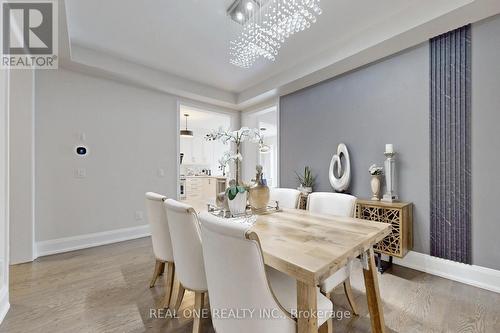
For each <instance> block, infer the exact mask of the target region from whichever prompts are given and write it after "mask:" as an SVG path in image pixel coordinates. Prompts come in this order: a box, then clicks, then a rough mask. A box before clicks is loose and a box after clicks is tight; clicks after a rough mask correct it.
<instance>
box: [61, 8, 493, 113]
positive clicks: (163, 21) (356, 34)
mask: <svg viewBox="0 0 500 333" xmlns="http://www.w3.org/2000/svg"><path fill="white" fill-rule="evenodd" d="M477 1H480V2H485V3H489V2H491V1H490V0H476V2H477ZM472 2H473V0H419V1H415V0H377V1H372V0H323V1H322V2H321V5H322V8H323V14H322V15H321V16H320V17H319V19H318V22H317V23H316V24H314V25H313V26H312V27H311V28H310V29H308V30H306V31H303V32H300V33H298V34H296V35H294V36H293V37H292V38H290V39H289V40H288V41H287V42H286V43H285V44H284V45H283V47H282V48H281V50H280V54H279V56H278V58H277V60H276V62H269V61H264V60H260V61H258V62H257V63H256V64H255V65H254V66H253V67H252V68H250V69H241V68H238V67H235V66H233V65H231V64H229V56H228V43H229V40H230V39H231V38H233V37H234V36H235V35H236V34H237V33H238V32H239V31H240V30H241V26H239V25H238V24H235V23H233V22H230V21H229V19H228V18H227V17H226V8H227V7H228V6H229V4H230V3H231V0H210V1H208V0H144V1H131V0H126V1H125V0H107V1H102V0H66V13H67V24H68V35H69V40H70V44H71V47H72V49H74V50H76V49H79V48H81V49H85V50H92V52H97V53H100V54H105V55H106V56H109V57H114V58H117V59H121V60H123V61H128V62H130V63H132V64H136V65H141V66H143V67H144V68H148V69H149V70H153V71H155V72H159V73H164V74H166V75H173V76H174V77H177V78H182V79H186V80H189V82H193V83H198V84H201V85H202V87H203V89H205V87H210V89H212V88H213V89H217V90H220V91H224V92H227V93H230V94H232V95H233V96H234V100H232V101H230V100H229V99H231V98H229V99H228V100H227V101H226V102H228V103H229V104H234V105H238V104H239V103H243V102H245V101H246V100H251V99H252V98H254V97H255V96H258V95H262V94H266V93H268V92H269V91H270V90H273V89H278V88H279V87H280V86H282V85H287V84H288V85H290V84H291V83H293V82H294V81H295V80H298V79H301V78H303V77H306V76H307V75H309V74H311V73H314V72H316V71H318V70H321V69H322V68H325V67H328V66H331V65H332V64H335V63H336V62H340V61H342V60H343V59H345V58H348V57H350V56H352V55H353V54H356V53H359V52H361V51H363V50H364V49H369V48H371V47H373V46H375V45H377V44H379V43H382V42H384V41H386V40H388V39H390V38H393V37H395V36H398V35H399V34H402V33H405V32H407V31H408V30H411V29H414V28H416V27H419V26H423V25H425V24H427V23H428V22H431V21H433V20H436V18H439V17H442V16H444V15H445V14H447V13H450V12H452V11H454V10H456V9H457V8H461V7H463V6H466V5H468V4H470V3H472ZM492 14H494V13H492ZM483 16H484V15H483ZM463 23H464V24H465V23H468V22H463ZM423 40H425V39H423ZM72 53H73V52H72ZM313 83H314V82H313ZM200 89H201V88H200ZM278 93H279V92H278ZM274 94H276V93H274ZM228 96H231V95H228Z"/></svg>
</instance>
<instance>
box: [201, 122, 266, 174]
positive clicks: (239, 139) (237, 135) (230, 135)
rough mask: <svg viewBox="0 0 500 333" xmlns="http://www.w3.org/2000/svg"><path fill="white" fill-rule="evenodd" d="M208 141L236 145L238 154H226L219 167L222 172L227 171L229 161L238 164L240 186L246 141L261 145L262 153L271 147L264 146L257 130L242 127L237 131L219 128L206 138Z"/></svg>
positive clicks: (220, 160)
mask: <svg viewBox="0 0 500 333" xmlns="http://www.w3.org/2000/svg"><path fill="white" fill-rule="evenodd" d="M205 140H207V141H216V140H217V141H220V142H222V143H223V144H227V143H234V144H235V145H236V152H235V153H233V152H231V151H227V152H225V153H224V155H223V156H222V158H221V159H219V165H220V166H221V169H222V170H225V168H226V166H227V164H228V163H229V161H235V162H236V180H237V183H238V184H239V182H240V179H239V176H240V172H239V171H240V165H239V162H241V161H242V160H243V155H241V153H240V147H241V144H242V143H243V142H245V141H248V142H253V143H257V144H259V149H260V151H262V152H264V151H268V150H269V147H268V146H266V145H265V144H264V138H263V136H262V135H261V134H260V131H259V129H257V128H248V127H242V128H240V129H239V130H237V131H230V130H224V129H223V128H222V127H219V129H218V130H214V131H211V132H210V133H208V134H207V135H206V136H205Z"/></svg>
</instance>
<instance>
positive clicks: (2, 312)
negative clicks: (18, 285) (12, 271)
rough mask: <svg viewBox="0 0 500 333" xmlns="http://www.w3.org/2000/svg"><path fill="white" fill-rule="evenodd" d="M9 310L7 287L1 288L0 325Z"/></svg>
mask: <svg viewBox="0 0 500 333" xmlns="http://www.w3.org/2000/svg"><path fill="white" fill-rule="evenodd" d="M9 309H10V303H9V286H5V285H4V286H3V287H2V289H1V290H0V324H1V323H2V321H3V319H4V318H5V316H6V315H7V312H8V311H9Z"/></svg>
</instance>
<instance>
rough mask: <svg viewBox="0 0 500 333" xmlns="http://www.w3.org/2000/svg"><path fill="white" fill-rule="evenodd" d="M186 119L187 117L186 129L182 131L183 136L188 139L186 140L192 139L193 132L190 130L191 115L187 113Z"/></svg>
mask: <svg viewBox="0 0 500 333" xmlns="http://www.w3.org/2000/svg"><path fill="white" fill-rule="evenodd" d="M184 117H186V128H185V129H182V130H181V136H183V137H186V138H192V137H193V131H191V130H188V117H189V115H188V114H187V113H185V114H184Z"/></svg>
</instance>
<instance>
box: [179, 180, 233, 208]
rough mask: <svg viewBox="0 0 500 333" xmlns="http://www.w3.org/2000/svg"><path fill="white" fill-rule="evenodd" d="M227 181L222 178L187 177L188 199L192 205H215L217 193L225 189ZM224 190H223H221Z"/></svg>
mask: <svg viewBox="0 0 500 333" xmlns="http://www.w3.org/2000/svg"><path fill="white" fill-rule="evenodd" d="M225 185H226V180H225V179H223V178H220V177H210V176H198V177H197V176H193V177H186V199H185V201H186V202H188V203H191V204H193V205H194V204H195V203H196V204H200V203H202V204H206V203H209V202H210V203H215V197H216V195H217V192H218V191H219V192H222V191H224V189H225ZM221 189H222V190H221Z"/></svg>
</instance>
